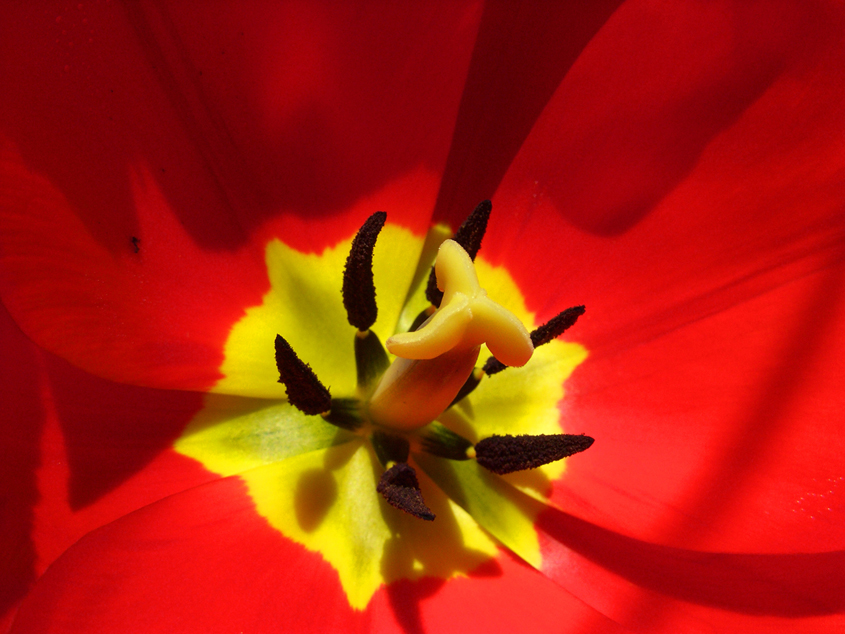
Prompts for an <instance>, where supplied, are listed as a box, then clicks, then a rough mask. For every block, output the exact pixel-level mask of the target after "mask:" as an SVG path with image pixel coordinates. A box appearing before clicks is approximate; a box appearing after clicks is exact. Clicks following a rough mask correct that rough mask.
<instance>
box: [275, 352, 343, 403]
mask: <svg viewBox="0 0 845 634" xmlns="http://www.w3.org/2000/svg"><path fill="white" fill-rule="evenodd" d="M276 367H277V368H278V369H279V375H280V376H279V383H284V385H285V391H286V392H287V395H288V401H289V402H290V404H291V405H293V406H294V407H295V408H297V409H298V410H300V411H302V412H304V413H306V414H309V415H312V416H314V415H316V414H322V413H323V412H328V411H329V410H330V409H331V406H332V395H331V394H330V393H329V391H328V389H326V387H325V386H324V385H323V384H322V383H320V380H319V379H318V378H317V375H316V374H314V370H312V369H311V366H310V365H308V364H307V363H304V362H303V361H301V360H300V359H299V357H298V356H296V353H295V352H294V351H293V348H291V347H290V344H289V343H288V342H287V341H285V340H284V339H283V338H282V337H281V335H276Z"/></svg>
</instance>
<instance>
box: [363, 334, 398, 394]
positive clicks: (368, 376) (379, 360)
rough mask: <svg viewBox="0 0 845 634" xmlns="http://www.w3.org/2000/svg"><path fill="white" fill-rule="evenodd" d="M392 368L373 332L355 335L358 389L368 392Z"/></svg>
mask: <svg viewBox="0 0 845 634" xmlns="http://www.w3.org/2000/svg"><path fill="white" fill-rule="evenodd" d="M388 366H390V359H388V358H387V352H385V350H384V346H382V345H381V341H379V338H378V335H377V334H376V333H374V332H373V331H372V330H367V331H366V332H361V331H360V330H359V331H358V332H356V333H355V369H356V371H357V374H358V387H360V388H362V389H363V390H365V391H367V390H369V388H370V387H371V386H372V385H373V383H375V382H376V381H377V380H378V379H379V378H380V377H381V375H382V374H384V371H385V370H387V368H388Z"/></svg>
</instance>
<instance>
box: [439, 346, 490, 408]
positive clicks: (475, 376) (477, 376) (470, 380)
mask: <svg viewBox="0 0 845 634" xmlns="http://www.w3.org/2000/svg"><path fill="white" fill-rule="evenodd" d="M490 358H491V359H495V357H490ZM483 378H484V370H483V369H482V368H475V369H474V370H473V371H472V374H470V375H469V376H468V377H467V380H466V383H464V385H463V387H462V388H461V389H460V390H459V391H458V394H457V396H455V398H454V400H453V401H452V402H451V403H450V404H449V407H452V405H454V404H455V403H458V402H460V401H461V400H462V399H463V398H464V397H465V396H466V395H468V394H470V393H471V392H472V391H473V390H474V389H475V388H477V387H478V384H479V383H481V379H483Z"/></svg>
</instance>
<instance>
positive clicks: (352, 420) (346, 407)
mask: <svg viewBox="0 0 845 634" xmlns="http://www.w3.org/2000/svg"><path fill="white" fill-rule="evenodd" d="M321 415H322V417H323V419H324V420H325V421H326V422H327V423H331V424H332V425H334V426H335V427H340V428H341V429H346V430H348V431H356V430H358V429H360V428H361V426H362V425H363V424H364V421H363V420H361V403H360V402H359V401H358V399H357V398H333V399H332V403H331V410H330V411H328V412H322V413H321Z"/></svg>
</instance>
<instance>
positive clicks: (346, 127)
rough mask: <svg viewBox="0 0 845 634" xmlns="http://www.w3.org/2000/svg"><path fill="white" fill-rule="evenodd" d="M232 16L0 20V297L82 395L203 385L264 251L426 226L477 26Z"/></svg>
mask: <svg viewBox="0 0 845 634" xmlns="http://www.w3.org/2000/svg"><path fill="white" fill-rule="evenodd" d="M236 7H237V8H230V9H228V10H226V11H206V10H204V9H203V10H199V11H197V10H196V9H197V7H196V6H189V5H187V4H180V5H178V6H177V7H175V8H172V9H168V8H161V7H158V6H150V7H139V6H136V5H132V6H130V7H128V8H123V7H120V6H117V5H111V4H106V5H102V6H99V5H97V6H95V5H90V6H89V5H85V6H84V7H83V8H82V9H79V10H77V9H76V8H75V7H74V8H71V9H69V11H68V12H61V13H60V14H59V15H58V16H56V15H54V14H51V15H47V14H45V12H44V11H43V10H42V9H41V8H39V7H24V5H20V6H19V7H16V8H10V9H9V11H11V12H12V13H11V14H10V15H7V16H5V19H4V20H3V25H4V26H3V27H2V28H3V31H4V32H3V33H2V35H0V40H2V41H3V43H4V44H3V45H4V49H3V50H4V53H5V54H4V56H3V62H2V64H0V85H2V86H3V89H4V95H5V97H6V98H4V99H3V100H2V104H0V141H2V142H1V143H0V192H2V199H0V202H2V204H0V209H2V212H0V213H2V219H3V222H2V223H0V263H2V276H0V293H2V296H3V299H4V302H5V303H6V304H7V306H8V308H9V310H10V311H11V312H12V314H13V315H14V316H15V319H16V320H17V321H18V323H19V324H20V325H21V326H22V328H23V329H24V330H25V331H26V332H27V334H28V335H29V336H30V337H32V338H33V339H34V340H36V341H37V342H38V343H39V344H41V345H43V346H44V347H45V348H47V349H49V350H51V351H54V352H56V353H58V354H59V355H60V356H63V357H65V358H67V359H69V360H71V361H72V362H73V363H74V364H76V365H79V366H81V367H83V368H85V369H88V370H90V371H92V372H94V373H96V374H99V375H101V376H105V377H107V378H111V379H115V380H120V381H126V382H132V383H136V384H143V385H149V386H157V387H168V388H173V387H176V388H183V389H207V388H208V387H209V386H210V385H213V384H214V382H215V381H216V380H217V379H218V378H219V373H218V371H217V368H218V367H219V365H220V362H221V361H222V356H221V354H222V345H223V342H224V340H225V337H226V336H227V334H228V331H229V328H230V327H231V325H232V324H233V323H234V322H235V321H237V319H238V318H240V316H241V315H242V314H243V310H244V309H245V308H246V307H248V306H251V305H255V304H258V303H260V299H261V296H262V294H263V293H264V292H266V290H267V279H266V267H265V263H264V245H265V243H266V241H267V240H268V239H270V238H271V237H281V238H282V239H284V240H285V241H286V242H288V243H289V244H292V245H294V246H296V247H297V248H301V249H304V250H315V249H320V248H322V247H324V246H326V245H328V244H333V243H334V242H336V241H337V240H338V239H340V238H341V237H349V236H350V235H352V234H353V233H354V231H355V229H356V228H357V227H358V226H360V223H361V221H362V220H363V219H364V218H366V217H367V216H368V215H369V214H370V213H371V212H372V211H375V210H376V209H378V208H386V209H388V211H389V212H390V217H391V220H392V221H394V222H397V221H398V222H399V223H400V224H403V225H406V226H408V227H410V228H411V229H413V230H414V231H416V232H417V233H420V234H422V233H423V232H424V231H425V229H426V228H427V225H428V218H429V217H430V216H429V214H430V212H431V209H432V207H433V205H434V198H435V196H436V187H437V183H438V181H439V174H440V172H441V171H442V169H443V164H444V162H445V157H446V152H447V148H448V143H449V138H450V134H451V129H452V126H453V122H454V118H455V116H456V112H457V106H458V99H459V95H460V91H461V89H462V86H463V80H464V77H465V74H466V67H467V65H468V63H469V52H470V47H471V45H472V42H473V40H474V37H475V31H476V28H477V22H478V19H479V18H478V9H477V7H476V6H474V5H472V4H470V5H469V6H462V5H457V4H455V3H444V6H442V7H432V6H430V5H426V6H424V7H420V9H419V10H418V11H417V10H404V9H403V11H399V12H392V11H388V10H386V9H384V8H383V7H382V8H378V9H375V8H374V9H373V10H372V11H368V10H361V11H357V10H353V9H352V8H350V9H347V10H342V11H325V10H315V9H314V8H312V7H310V5H308V4H297V5H267V6H266V7H259V6H258V5H252V4H249V5H236ZM329 42H331V43H332V45H331V46H328V43H329ZM291 60H293V61H291ZM385 77H388V78H390V90H389V91H386V90H385V87H384V86H385V83H384V82H385ZM65 324H67V328H66V329H65Z"/></svg>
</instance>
